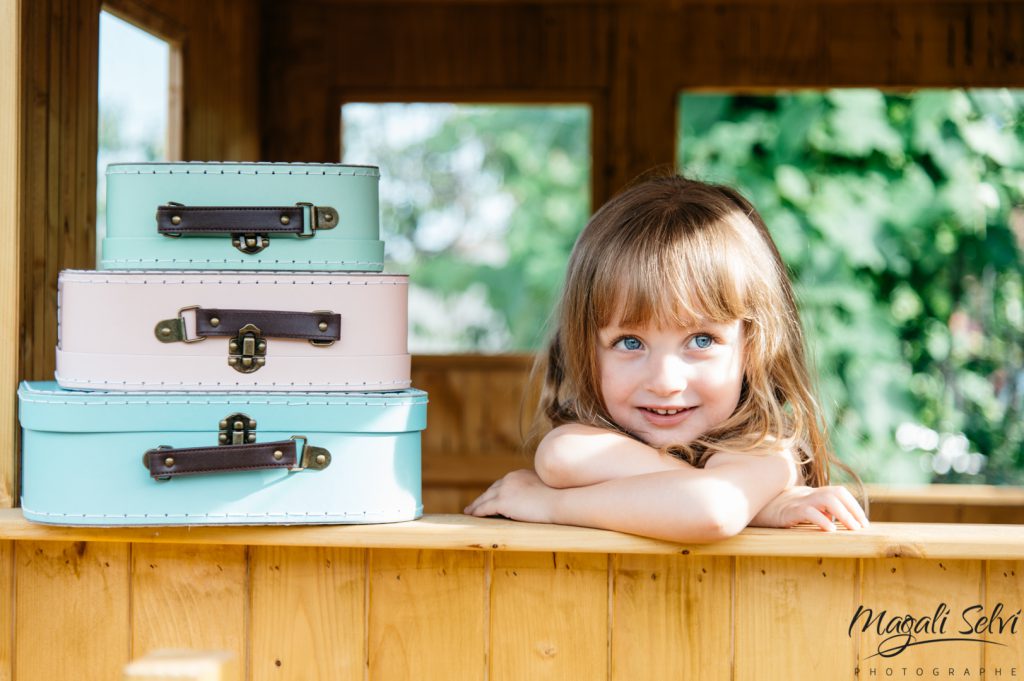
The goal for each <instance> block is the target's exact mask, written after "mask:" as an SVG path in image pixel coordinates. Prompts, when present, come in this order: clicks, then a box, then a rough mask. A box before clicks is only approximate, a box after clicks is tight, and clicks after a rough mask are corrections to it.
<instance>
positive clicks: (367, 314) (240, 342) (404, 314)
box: [56, 270, 410, 392]
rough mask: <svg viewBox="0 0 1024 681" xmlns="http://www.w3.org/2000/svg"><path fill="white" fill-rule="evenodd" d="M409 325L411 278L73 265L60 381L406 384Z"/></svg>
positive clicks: (268, 387) (64, 301)
mask: <svg viewBox="0 0 1024 681" xmlns="http://www.w3.org/2000/svg"><path fill="white" fill-rule="evenodd" d="M407 329H408V276H406V275H385V274H368V273H344V272H239V271H214V270H208V271H203V270H198V271H114V270H110V271H76V270H66V271H64V272H61V274H60V277H59V278H58V283H57V371H56V379H57V382H58V383H59V384H60V385H61V386H62V387H64V388H69V389H85V390H120V391H134V390H138V391H167V390H194V391H217V392H224V391H239V390H256V391H270V392H278V391H350V390H355V391H387V390H401V389H404V388H408V387H409V386H410V356H409V353H408V340H407V336H408V331H407Z"/></svg>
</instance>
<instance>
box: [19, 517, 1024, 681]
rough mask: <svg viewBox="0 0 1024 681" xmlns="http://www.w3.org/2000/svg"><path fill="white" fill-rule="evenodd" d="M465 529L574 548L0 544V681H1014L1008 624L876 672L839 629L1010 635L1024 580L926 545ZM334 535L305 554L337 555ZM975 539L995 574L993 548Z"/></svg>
mask: <svg viewBox="0 0 1024 681" xmlns="http://www.w3.org/2000/svg"><path fill="white" fill-rule="evenodd" d="M474 521H475V522H474V523H473V525H474V527H473V529H472V530H470V531H471V532H473V533H474V534H477V535H479V534H486V532H487V530H485V529H484V528H485V525H486V524H487V523H491V527H493V528H494V529H493V531H492V533H491V535H490V538H489V539H487V540H486V541H487V543H486V544H485V545H486V546H490V545H491V544H490V542H491V541H492V540H493V541H496V542H497V541H501V540H502V537H503V535H504V534H505V533H509V534H511V533H513V532H514V533H515V534H516V535H517V536H519V537H520V539H526V538H530V540H531V541H532V540H540V542H541V543H542V544H543V542H544V539H542V538H543V537H545V536H548V535H556V536H557V535H566V536H568V535H573V536H580V535H583V537H584V538H583V539H582V541H580V542H579V543H580V544H581V545H580V547H579V549H578V550H571V551H563V550H550V549H537V550H535V551H530V550H526V551H507V550H489V549H488V550H479V549H476V550H474V549H468V550H455V549H444V548H436V547H430V546H429V544H430V542H427V544H428V546H426V547H423V548H400V547H394V546H386V545H385V546H379V545H377V546H373V547H370V548H367V547H362V546H354V547H353V546H336V545H335V546H308V547H306V546H275V545H273V544H264V545H248V546H246V545H223V544H206V543H203V544H200V543H196V544H174V543H147V542H145V541H126V540H125V538H124V535H123V533H121V534H119V533H117V532H116V531H115V532H113V533H109V532H108V533H106V534H104V535H103V536H102V537H97V540H95V541H91V540H90V541H60V540H47V539H45V538H43V539H42V540H41V539H40V538H39V536H38V535H45V534H46V533H45V532H42V531H37V530H32V529H26V530H24V531H25V532H28V533H29V534H30V535H36V536H35V538H33V537H31V536H29V537H25V536H22V537H18V538H16V539H15V540H13V541H12V540H5V541H3V542H0V587H2V588H0V678H5V679H16V680H17V681H56V680H63V679H76V680H77V681H110V680H111V679H117V678H120V676H119V673H120V670H121V668H122V667H123V666H124V664H125V663H127V662H128V660H130V659H131V658H133V657H139V656H142V655H146V654H147V653H149V652H150V651H152V650H154V649H165V648H185V649H192V650H211V649H212V650H223V651H227V652H229V653H231V654H232V655H233V656H234V658H235V660H237V661H238V664H237V665H236V666H235V668H234V670H233V672H232V673H231V674H230V675H229V676H227V677H226V678H227V679H228V680H229V681H243V679H245V680H249V679H251V680H253V681H269V680H271V679H273V680H276V681H321V680H322V681H346V680H352V681H363V680H364V679H370V680H373V681H388V680H392V679H393V680H396V681H397V680H406V679H416V680H417V681H431V680H435V679H436V680H437V681H458V680H461V679H466V680H472V681H479V680H480V679H491V680H493V681H505V680H508V681H518V680H522V679H588V680H589V679H609V680H612V681H616V680H621V681H637V680H644V679H701V680H702V681H715V680H719V679H721V680H722V681H729V680H736V681H744V680H750V681H754V680H756V681H773V680H775V679H779V680H785V681H793V680H802V679H808V680H810V679H830V680H837V679H846V680H849V681H854V680H855V679H858V678H859V679H864V678H887V677H893V676H899V675H900V674H901V673H902V672H901V670H904V669H906V670H909V674H908V676H912V677H913V676H915V675H916V676H918V677H920V676H927V677H932V676H941V677H943V678H950V677H955V678H976V677H980V678H983V679H985V678H1009V677H1011V676H1016V674H1017V672H1016V671H1012V670H1015V669H1018V668H1019V667H1020V666H1021V664H1022V663H1024V640H1022V638H1021V636H1020V633H1019V624H1014V625H1013V627H1014V628H1013V630H1012V632H1011V630H1010V629H1009V628H1007V629H1005V630H1003V631H999V630H998V629H992V630H990V631H988V632H987V634H986V636H985V638H986V639H987V640H988V641H990V642H991V643H992V644H994V645H982V644H981V643H980V642H979V641H977V640H975V641H963V640H961V641H944V642H942V643H935V644H932V645H920V646H915V647H910V648H908V649H906V650H904V651H903V652H902V653H900V654H899V655H898V656H896V657H891V658H886V657H879V656H878V655H877V654H876V653H877V652H878V650H879V646H880V644H881V643H882V640H883V639H884V638H886V637H888V636H889V634H891V633H893V631H894V630H889V631H888V633H886V634H884V635H882V634H881V631H879V632H878V633H876V632H875V631H873V630H870V631H860V630H859V628H854V629H853V630H850V629H848V626H849V623H850V621H851V619H852V618H853V616H854V613H855V612H856V609H857V607H858V605H861V604H863V605H864V606H865V607H867V608H871V609H873V611H874V612H878V611H880V610H884V611H886V612H887V613H888V615H887V616H883V617H885V624H888V622H889V619H890V618H892V619H902V617H903V616H904V615H907V616H913V617H925V616H928V617H931V616H933V615H934V614H935V613H936V609H937V608H938V607H939V604H940V603H941V604H945V606H946V607H947V608H948V610H947V612H948V613H949V614H948V615H947V619H948V622H947V623H946V624H945V625H943V627H944V631H943V633H944V634H945V636H942V635H939V634H938V633H937V631H936V632H933V631H928V630H924V629H920V628H919V629H916V630H915V633H916V634H917V637H916V638H917V639H918V640H928V639H932V638H946V637H953V638H956V637H957V633H956V632H957V631H958V630H959V629H960V628H961V627H962V626H963V622H962V621H961V619H960V613H961V612H963V611H964V610H965V609H967V608H970V607H972V606H979V607H981V608H983V612H984V613H988V614H992V613H993V612H994V610H995V608H996V604H998V603H1002V604H1003V606H1002V607H1003V608H1004V609H1003V610H1002V617H1003V618H1004V620H1006V621H1007V624H1010V623H1011V622H1012V621H1013V620H1012V616H1013V613H1014V612H1015V611H1016V612H1019V608H1020V607H1021V605H1022V599H1024V589H1022V586H1021V579H1020V576H1019V574H1020V573H1022V571H1024V562H1022V561H1021V560H1020V559H1019V558H1015V559H1002V560H996V559H989V558H988V557H987V554H985V553H984V550H982V553H981V555H978V554H977V553H974V554H970V552H969V551H967V550H965V551H964V554H963V555H961V556H959V557H956V556H951V555H950V554H951V553H954V554H955V552H956V549H952V550H951V549H950V547H946V550H945V552H944V553H945V554H946V555H945V557H938V558H930V557H927V555H928V554H927V549H928V548H932V547H931V546H930V545H931V544H934V545H936V546H938V545H939V544H940V543H941V542H939V541H935V537H934V536H933V537H932V541H925V542H924V544H927V545H929V546H927V547H922V549H923V550H924V552H925V556H922V557H899V554H898V553H897V554H896V555H895V556H893V555H891V552H892V551H893V550H894V549H893V547H894V546H898V545H900V542H899V539H898V538H897V539H896V541H895V542H894V543H892V544H888V545H886V540H887V539H888V540H890V541H892V540H893V539H894V538H893V537H885V536H879V537H878V540H879V544H878V546H879V550H878V551H877V552H873V553H875V555H867V556H863V555H859V554H860V553H862V552H861V551H858V550H857V549H858V548H859V547H858V544H860V543H862V542H864V541H865V540H866V539H868V538H866V537H865V538H858V536H847V537H845V539H847V540H849V541H848V542H844V541H843V539H844V537H842V536H836V537H834V538H833V539H834V540H835V541H831V540H827V539H826V538H825V537H824V536H823V533H814V534H808V533H804V535H805V536H804V537H803V541H804V542H805V543H807V544H810V545H811V546H812V547H817V548H820V549H822V550H823V554H820V555H808V556H803V557H792V556H786V555H770V554H765V555H760V554H757V553H755V554H754V555H749V554H744V553H743V552H740V553H738V554H735V555H730V554H729V552H728V549H725V550H723V551H721V552H719V554H718V555H706V554H702V551H701V549H702V548H703V547H691V548H693V549H694V551H692V552H691V551H690V550H688V549H682V550H680V547H674V548H673V547H671V546H669V547H668V548H667V549H662V550H659V551H658V552H656V553H618V552H612V551H609V550H608V549H607V548H606V547H602V545H601V542H600V541H599V540H598V541H594V543H593V545H592V546H590V547H589V548H587V547H586V546H585V545H584V544H586V542H587V538H588V537H592V536H597V535H601V534H607V533H598V532H592V533H588V532H587V531H582V532H581V531H578V530H574V528H551V527H544V526H529V525H526V526H525V530H523V529H522V527H521V526H520V527H514V528H512V527H507V526H511V525H515V524H514V523H499V522H497V521H484V520H480V519H474ZM291 529H292V530H296V529H297V528H291ZM346 529H347V528H333V529H328V530H313V534H311V535H309V536H320V537H323V538H326V539H335V540H336V539H337V538H338V537H340V536H342V535H343V534H344V532H345V531H346ZM976 529H977V530H980V531H981V532H982V533H984V534H986V535H988V536H989V538H990V540H991V541H992V542H993V543H992V547H991V548H992V550H994V551H996V554H998V552H999V551H998V548H997V547H998V544H999V541H1000V539H999V534H998V529H997V528H976ZM94 532H95V531H94ZM399 532H401V530H399ZM457 532H458V529H455V528H452V531H451V532H449V534H452V533H457ZM777 532H780V533H781V532H782V531H777ZM790 532H797V533H799V531H790ZM317 533H318V534H317ZM172 534H173V532H172ZM177 534H178V536H180V535H181V533H177ZM202 534H203V533H202V532H200V533H199V535H200V536H201V535H202ZM359 534H360V533H358V532H357V533H356V535H357V536H358V535H359ZM387 535H388V530H387V528H384V529H382V530H381V531H379V532H378V536H379V539H382V540H383V541H384V542H386V541H387V540H386V537H387ZM850 535H853V533H850ZM913 535H914V532H913V529H908V530H907V531H905V532H904V533H903V539H904V540H905V539H908V538H910V537H912V536H913ZM252 536H256V537H260V536H262V537H263V538H265V539H267V538H272V537H273V536H274V535H273V533H272V532H270V531H266V530H264V531H262V532H260V531H256V532H255V533H253V535H252ZM278 536H284V535H280V534H279V535H278ZM288 536H294V532H290V533H289V535H288ZM424 536H426V535H424ZM753 538H762V539H769V540H770V539H771V538H770V537H756V536H755V537H753ZM1007 539H1009V540H1011V541H1020V538H1019V533H1016V534H1015V535H1013V537H1007ZM479 540H480V538H479V537H477V541H479ZM198 541H203V540H202V539H199V540H198ZM355 541H357V542H358V541H359V540H358V539H356V540H355ZM748 545H749V542H748ZM494 546H498V544H497V543H496V544H494ZM826 546H829V547H831V549H827V548H826ZM843 546H845V547H846V548H841V547H843ZM467 548H468V547H467ZM708 548H715V547H708ZM974 548H975V549H977V548H979V547H977V546H975V547H974ZM813 550H814V548H811V551H813ZM834 553H839V554H840V555H838V556H833V554H834ZM830 556H833V557H830ZM980 614H981V612H977V611H971V617H970V620H971V622H972V623H974V622H975V621H977V619H978V615H980ZM937 619H938V618H937ZM1018 619H1019V616H1018ZM862 623H863V622H862ZM938 625H939V623H938V622H936V630H937V627H938ZM881 626H884V624H883V625H880V627H881ZM995 626H998V624H996V625H995ZM967 638H979V637H977V636H973V635H972V636H970V637H967ZM950 668H953V669H955V673H954V672H947V670H948V669H950ZM887 669H888V670H889V671H888V672H887V671H886V670H887ZM917 669H922V670H924V671H923V672H922V673H917V671H916V670H917ZM933 669H939V670H941V672H940V673H935V674H933V673H932V670H933ZM982 669H984V671H981V670H982ZM996 669H999V670H1001V671H998V672H997V671H996ZM857 670H860V672H859V674H858V671H857ZM872 670H874V671H872ZM964 670H969V673H965V672H964Z"/></svg>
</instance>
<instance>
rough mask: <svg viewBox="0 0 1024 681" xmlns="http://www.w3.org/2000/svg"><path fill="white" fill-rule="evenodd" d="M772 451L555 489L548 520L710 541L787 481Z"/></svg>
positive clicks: (738, 526)
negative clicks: (714, 463)
mask: <svg viewBox="0 0 1024 681" xmlns="http://www.w3.org/2000/svg"><path fill="white" fill-rule="evenodd" d="M791 479H792V476H791V472H790V470H789V468H788V466H786V465H785V464H784V462H782V461H781V460H780V459H779V458H778V457H768V456H765V457H758V458H757V459H755V460H751V461H749V462H746V463H743V464H727V465H723V466H719V467H717V468H715V469H714V470H698V469H692V468H691V469H688V470H687V469H682V470H676V471H667V472H659V473H649V474H645V475H637V476H631V477H624V478H619V479H615V480H608V481H605V482H602V483H598V484H596V485H590V486H586V487H575V488H569V489H562V490H556V491H555V493H554V494H553V496H552V504H551V520H552V522H555V523H560V524H565V525H580V526H584V527H597V528H602V529H608V530H616V531H619V532H630V533H633V534H640V535H644V536H647V537H654V538H657V539H666V540H670V541H715V540H718V539H723V538H726V537H729V536H732V535H734V534H737V533H738V532H739V531H740V530H742V529H743V528H744V527H746V526H747V524H748V523H749V522H750V520H751V519H752V518H753V517H754V516H755V515H756V514H757V513H758V511H760V510H761V508H762V507H763V506H765V505H766V504H767V503H768V502H769V501H771V500H772V499H773V498H774V497H775V496H776V495H777V494H778V493H779V492H780V491H781V490H782V489H784V488H785V487H786V486H787V485H788V484H789V483H790V481H791Z"/></svg>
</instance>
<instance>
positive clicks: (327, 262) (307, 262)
mask: <svg viewBox="0 0 1024 681" xmlns="http://www.w3.org/2000/svg"><path fill="white" fill-rule="evenodd" d="M127 263H138V264H143V263H146V264H153V265H159V264H160V263H181V264H188V265H194V264H197V263H203V264H206V265H231V264H236V263H239V264H241V263H259V264H268V263H274V264H275V265H368V266H373V267H383V266H384V263H383V262H379V261H374V260H265V259H261V258H257V259H255V260H227V259H223V260H211V259H207V260H198V259H195V258H188V259H184V258H154V259H152V260H150V259H142V258H121V259H117V260H104V261H103V264H104V265H107V264H127Z"/></svg>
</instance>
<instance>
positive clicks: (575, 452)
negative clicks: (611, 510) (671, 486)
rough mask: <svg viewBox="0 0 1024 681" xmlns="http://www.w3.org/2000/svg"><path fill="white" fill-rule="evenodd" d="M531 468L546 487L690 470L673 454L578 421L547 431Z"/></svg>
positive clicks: (585, 483) (588, 483)
mask: <svg viewBox="0 0 1024 681" xmlns="http://www.w3.org/2000/svg"><path fill="white" fill-rule="evenodd" d="M533 467H534V469H535V470H536V471H537V475H538V476H540V479H541V480H543V481H544V484H546V485H547V486H548V487H557V488H565V487H585V486H587V485H595V484H597V483H599V482H606V481H608V480H614V479H616V478H625V477H630V476H633V475H643V474H645V473H658V472H663V471H675V470H684V469H690V470H692V469H693V466H691V465H690V464H688V463H686V462H685V461H680V460H679V459H676V458H675V457H673V456H669V455H668V454H663V453H662V452H660V451H659V450H657V449H655V448H654V447H651V446H649V445H645V444H644V443H643V442H639V441H637V440H634V439H633V438H631V437H628V436H626V435H623V434H622V433H616V432H614V431H611V430H606V429H604V428H595V427H593V426H584V425H581V424H577V423H571V424H566V425H562V426H558V427H557V428H555V429H554V430H552V431H551V432H550V433H548V434H547V435H546V436H545V437H544V439H543V440H541V441H540V444H539V445H537V453H536V454H535V456H534V461H533Z"/></svg>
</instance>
